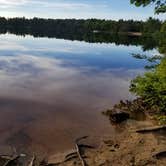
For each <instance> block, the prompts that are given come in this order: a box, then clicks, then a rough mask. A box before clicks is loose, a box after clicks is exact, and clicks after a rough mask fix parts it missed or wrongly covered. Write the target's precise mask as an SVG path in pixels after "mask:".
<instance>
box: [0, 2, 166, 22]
mask: <svg viewBox="0 0 166 166" xmlns="http://www.w3.org/2000/svg"><path fill="white" fill-rule="evenodd" d="M153 9H154V6H152V5H151V6H149V7H146V8H143V7H140V8H137V7H135V6H133V5H131V4H130V0H0V16H5V17H22V16H25V17H29V18H31V17H44V18H77V19H78V18H85V19H86V18H100V19H114V20H118V19H121V18H123V19H137V20H146V19H147V18H148V17H150V16H154V11H153ZM155 17H158V18H161V19H165V18H166V15H165V14H162V15H155Z"/></svg>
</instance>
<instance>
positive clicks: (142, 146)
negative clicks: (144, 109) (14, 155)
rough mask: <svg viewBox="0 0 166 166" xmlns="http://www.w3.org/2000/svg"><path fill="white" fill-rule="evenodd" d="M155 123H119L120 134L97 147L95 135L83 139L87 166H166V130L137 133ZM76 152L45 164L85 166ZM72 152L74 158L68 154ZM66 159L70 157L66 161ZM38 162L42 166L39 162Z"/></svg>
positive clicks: (48, 159) (50, 158)
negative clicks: (137, 130) (138, 130)
mask: <svg viewBox="0 0 166 166" xmlns="http://www.w3.org/2000/svg"><path fill="white" fill-rule="evenodd" d="M153 125H154V123H153V122H152V121H148V120H146V121H134V120H128V121H127V122H123V123H122V124H120V125H115V126H114V127H115V129H116V131H117V133H116V134H115V135H112V136H111V135H110V136H107V137H103V138H102V140H101V142H100V145H99V146H94V143H93V141H94V138H93V139H92V137H88V138H86V139H83V140H81V141H80V142H79V145H82V146H80V150H81V156H82V157H83V159H84V161H85V163H86V166H165V165H166V137H165V136H166V135H165V133H166V132H165V131H163V132H161V131H160V132H157V133H156V132H155V133H154V132H148V133H146V134H145V133H144V134H141V133H136V132H135V131H136V129H139V128H144V127H152V126H153ZM73 145H74V143H73ZM83 145H84V147H83ZM85 145H93V146H92V147H91V146H90V147H89V146H85ZM75 152H76V148H75V146H74V147H73V149H72V150H69V151H66V152H64V153H56V154H54V155H51V156H47V157H46V159H45V160H46V161H47V163H48V164H43V165H42V166H82V165H81V162H80V159H79V157H78V156H77V153H76V154H75ZM159 152H161V153H159ZM71 153H72V154H71ZM73 153H74V155H73ZM68 154H70V156H74V157H71V158H70V157H69V156H68V157H66V156H67V155H68ZM27 157H28V158H27V159H26V158H25V162H24V164H22V165H21V166H24V165H27V164H25V163H29V162H30V161H31V157H30V156H27ZM66 158H68V160H66V161H65V159H66ZM37 160H38V161H39V156H36V162H35V163H39V162H38V161H37ZM23 161H24V160H23ZM40 161H41V159H40ZM43 163H44V162H43ZM3 164H4V161H3V160H0V166H1V165H3ZM34 165H35V166H39V164H34ZM40 166H41V165H40Z"/></svg>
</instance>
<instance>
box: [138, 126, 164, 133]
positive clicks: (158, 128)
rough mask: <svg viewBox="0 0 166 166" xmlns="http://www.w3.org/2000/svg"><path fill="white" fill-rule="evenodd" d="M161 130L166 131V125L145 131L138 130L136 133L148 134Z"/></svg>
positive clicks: (144, 129) (145, 129)
mask: <svg viewBox="0 0 166 166" xmlns="http://www.w3.org/2000/svg"><path fill="white" fill-rule="evenodd" d="M159 130H166V125H164V126H155V127H148V128H143V129H139V130H136V132H137V133H147V132H154V131H159Z"/></svg>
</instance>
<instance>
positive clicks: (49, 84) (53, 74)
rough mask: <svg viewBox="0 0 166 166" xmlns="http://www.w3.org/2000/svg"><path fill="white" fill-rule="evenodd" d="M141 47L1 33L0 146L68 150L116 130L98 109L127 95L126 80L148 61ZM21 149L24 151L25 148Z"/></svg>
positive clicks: (104, 107) (46, 151) (20, 148)
mask: <svg viewBox="0 0 166 166" xmlns="http://www.w3.org/2000/svg"><path fill="white" fill-rule="evenodd" d="M156 52H157V51H156V50H155V49H153V50H150V51H145V52H144V51H143V49H142V46H141V45H137V46H136V45H133V44H132V45H116V44H115V43H109V42H107V43H104V42H102V43H101V42H100V43H99V42H96V43H95V42H94V41H93V43H88V42H85V41H71V40H65V39H56V38H47V37H43V38H42V37H39V38H35V37H32V36H28V35H27V36H16V35H13V34H2V35H0V133H1V138H0V145H1V146H11V147H15V148H16V149H17V150H19V151H21V152H24V151H34V152H37V153H49V154H52V153H55V152H63V151H65V150H69V149H71V148H72V147H73V144H74V140H75V139H76V138H78V137H80V136H85V135H89V136H90V137H91V138H95V139H94V140H95V141H96V142H94V143H95V144H97V142H98V141H99V140H100V139H102V137H104V136H107V135H113V134H114V133H115V131H114V128H113V127H112V126H111V124H110V123H109V120H108V119H107V118H106V117H104V116H103V115H102V111H104V110H106V109H107V108H110V107H111V106H112V105H113V104H115V103H116V102H118V101H119V100H121V99H132V98H133V97H134V96H132V95H131V94H130V93H129V85H130V81H131V80H132V79H133V78H135V77H136V76H137V75H139V74H142V73H144V72H145V69H144V67H145V66H146V65H148V62H147V61H145V60H139V59H136V58H134V57H133V56H132V53H136V54H138V53H140V54H148V55H154V54H155V53H156ZM25 149H26V150H25Z"/></svg>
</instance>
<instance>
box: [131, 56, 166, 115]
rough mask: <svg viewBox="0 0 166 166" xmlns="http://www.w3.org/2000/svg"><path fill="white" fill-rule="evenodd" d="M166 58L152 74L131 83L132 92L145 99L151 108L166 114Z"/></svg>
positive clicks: (139, 77)
mask: <svg viewBox="0 0 166 166" xmlns="http://www.w3.org/2000/svg"><path fill="white" fill-rule="evenodd" d="M165 73H166V58H163V59H162V60H161V63H160V64H159V65H158V66H157V67H156V68H155V69H154V70H153V71H151V72H147V73H145V74H144V75H143V76H138V77H136V79H134V80H133V81H132V82H131V86H130V91H131V92H133V93H134V94H136V95H137V96H140V97H142V98H143V99H144V101H145V103H147V104H148V105H149V106H150V107H154V106H156V107H159V109H160V111H161V112H165V113H166V74H165Z"/></svg>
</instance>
